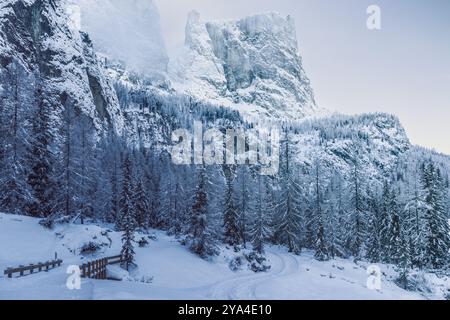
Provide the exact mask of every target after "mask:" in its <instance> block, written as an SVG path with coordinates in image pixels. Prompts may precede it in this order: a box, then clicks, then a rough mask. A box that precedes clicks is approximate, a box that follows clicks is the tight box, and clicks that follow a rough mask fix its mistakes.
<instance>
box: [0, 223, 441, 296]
mask: <svg viewBox="0 0 450 320" xmlns="http://www.w3.org/2000/svg"><path fill="white" fill-rule="evenodd" d="M104 234H105V229H103V228H100V227H98V226H72V225H66V226H64V227H61V228H59V229H58V230H56V231H53V232H52V231H48V230H45V229H43V228H42V227H40V226H39V225H38V224H37V220H34V219H31V218H26V217H20V218H18V217H15V216H7V215H2V214H0V267H6V266H11V265H18V264H26V263H31V262H38V261H42V260H43V259H48V258H51V257H49V255H52V254H53V253H54V250H57V251H58V253H59V256H60V257H61V258H62V259H63V260H64V265H63V266H62V267H61V268H57V269H55V270H52V271H51V272H48V273H45V272H42V273H38V274H33V275H29V276H26V277H23V278H14V279H7V278H4V277H2V275H0V300H1V299H44V300H46V299H47V300H51V299H55V300H60V299H63V300H79V299H86V300H91V299H94V300H97V299H98V300H104V299H139V300H141V299H142V300H272V299H287V300H296V299H308V300H317V299H348V300H354V299H383V300H386V299H423V297H422V296H421V295H420V294H418V293H412V292H406V291H404V290H402V289H400V288H399V287H397V286H396V285H395V284H394V283H393V282H392V275H393V271H392V268H391V267H389V266H386V265H380V267H381V269H382V271H383V272H384V273H385V275H384V276H383V283H382V290H380V291H374V290H369V289H368V288H367V286H366V282H367V277H368V276H367V271H366V270H367V266H368V265H367V264H364V263H358V264H355V263H354V262H353V261H349V260H343V259H335V260H331V261H327V262H319V261H317V260H315V259H314V255H313V253H312V252H304V253H303V254H302V255H300V256H296V255H292V254H290V253H288V252H287V250H286V249H285V248H282V247H277V246H273V247H267V249H266V250H267V258H268V261H269V263H270V265H271V269H270V270H269V271H268V272H266V273H259V274H255V273H253V272H251V271H249V270H241V271H237V272H233V271H231V270H230V268H229V266H228V263H229V261H230V252H226V251H224V252H223V253H222V254H221V255H220V256H219V257H217V258H215V259H214V261H204V260H202V259H200V258H198V257H197V256H195V255H193V254H191V253H190V252H189V251H188V250H187V249H186V248H185V247H183V246H181V245H180V244H179V242H178V241H177V240H176V239H174V238H172V237H169V236H167V235H166V234H164V233H163V232H159V231H155V235H156V237H157V240H156V241H151V242H150V244H149V246H148V247H146V248H136V262H137V264H138V265H139V268H138V269H137V270H135V271H134V272H133V273H131V275H128V276H126V277H125V279H124V281H121V282H116V281H101V280H90V279H83V280H82V288H81V290H73V291H72V290H69V289H68V288H67V287H66V281H67V278H68V274H66V268H67V267H68V266H69V265H71V264H80V263H81V262H82V261H86V260H89V259H90V258H85V259H84V260H82V257H81V256H80V255H79V254H78V253H77V250H76V248H78V247H79V246H80V245H82V244H83V243H86V242H90V241H100V242H102V243H106V246H105V247H104V249H103V250H102V252H100V253H99V254H98V257H104V256H111V255H116V254H117V253H118V252H120V234H118V233H115V232H109V233H107V236H104ZM22 252H23V253H22ZM113 268H117V270H116V271H118V272H121V271H120V268H118V267H113ZM0 271H1V270H0ZM122 272H123V271H122ZM150 278H153V280H152V281H151V282H149V281H148V279H150ZM443 281H444V280H443ZM445 281H447V280H445ZM442 285H443V286H445V285H446V282H443V283H442Z"/></svg>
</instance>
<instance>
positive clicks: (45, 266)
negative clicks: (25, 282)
mask: <svg viewBox="0 0 450 320" xmlns="http://www.w3.org/2000/svg"><path fill="white" fill-rule="evenodd" d="M62 263H63V261H62V260H60V259H58V260H52V261H47V262H39V263H37V264H30V265H28V266H19V267H17V268H7V269H6V270H5V272H4V274H5V276H7V277H8V278H12V277H13V275H14V274H15V273H19V274H20V276H21V277H23V276H24V275H25V273H27V274H33V273H35V270H36V271H37V272H42V271H49V270H50V269H54V268H56V267H60V266H61V264H62Z"/></svg>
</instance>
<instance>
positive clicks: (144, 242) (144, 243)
mask: <svg viewBox="0 0 450 320" xmlns="http://www.w3.org/2000/svg"><path fill="white" fill-rule="evenodd" d="M137 243H138V245H139V248H145V247H147V246H148V240H147V239H146V238H144V237H142V238H141V239H139V240H138V242H137Z"/></svg>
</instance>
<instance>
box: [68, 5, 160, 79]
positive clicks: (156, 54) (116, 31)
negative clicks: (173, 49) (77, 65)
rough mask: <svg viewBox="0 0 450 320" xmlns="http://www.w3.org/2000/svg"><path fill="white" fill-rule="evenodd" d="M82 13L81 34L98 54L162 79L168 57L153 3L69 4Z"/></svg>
mask: <svg viewBox="0 0 450 320" xmlns="http://www.w3.org/2000/svg"><path fill="white" fill-rule="evenodd" d="M70 2H71V5H72V6H79V8H80V11H81V15H80V16H81V17H80V18H81V19H80V23H79V25H80V27H81V30H83V31H86V32H88V33H89V35H90V37H91V38H92V40H93V42H94V47H95V49H96V50H97V51H99V52H103V53H106V54H108V55H109V56H110V57H111V58H112V59H114V60H119V61H122V62H123V63H124V64H125V65H126V66H127V68H128V69H129V70H132V71H134V72H137V73H139V74H141V75H145V76H146V77H150V78H156V79H159V78H161V77H162V78H164V75H165V73H166V71H167V64H168V56H167V53H166V49H165V44H164V40H163V37H162V32H161V27H160V18H159V13H158V9H157V8H156V6H155V5H154V3H153V1H152V0H127V1H124V0H70Z"/></svg>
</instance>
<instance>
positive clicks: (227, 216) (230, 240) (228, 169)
mask: <svg viewBox="0 0 450 320" xmlns="http://www.w3.org/2000/svg"><path fill="white" fill-rule="evenodd" d="M223 171H224V176H225V181H226V182H225V183H226V190H225V203H224V212H223V227H224V241H225V243H226V244H228V245H230V246H233V247H235V248H237V246H238V245H240V244H242V233H241V229H240V227H239V225H240V221H239V212H238V208H237V200H236V195H235V190H234V181H235V179H236V167H235V166H224V168H223Z"/></svg>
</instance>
